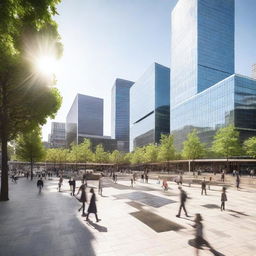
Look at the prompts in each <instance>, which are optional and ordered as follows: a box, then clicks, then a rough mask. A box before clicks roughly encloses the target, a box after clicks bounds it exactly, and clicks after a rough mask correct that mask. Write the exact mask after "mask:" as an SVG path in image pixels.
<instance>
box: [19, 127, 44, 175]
mask: <svg viewBox="0 0 256 256" xmlns="http://www.w3.org/2000/svg"><path fill="white" fill-rule="evenodd" d="M45 154H46V152H45V148H44V145H43V143H42V138H41V129H40V128H39V127H38V128H36V129H34V130H33V131H31V132H27V133H23V134H21V135H19V137H18V139H17V147H16V155H17V158H18V159H19V160H22V161H27V162H30V167H31V180H32V179H33V165H34V163H35V162H38V161H41V160H43V159H44V157H45Z"/></svg>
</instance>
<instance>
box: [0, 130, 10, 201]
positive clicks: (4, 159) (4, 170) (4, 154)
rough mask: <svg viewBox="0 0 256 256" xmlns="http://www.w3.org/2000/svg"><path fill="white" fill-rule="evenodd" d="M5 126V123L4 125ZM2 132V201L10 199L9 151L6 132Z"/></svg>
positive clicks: (0, 198) (0, 199)
mask: <svg viewBox="0 0 256 256" xmlns="http://www.w3.org/2000/svg"><path fill="white" fill-rule="evenodd" d="M3 126H4V125H3ZM4 130H5V129H4V127H3V132H2V134H1V143H2V168H1V169H2V177H1V195H0V201H8V200H9V185H8V153H7V138H6V134H5V132H4Z"/></svg>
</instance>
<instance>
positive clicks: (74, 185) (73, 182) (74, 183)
mask: <svg viewBox="0 0 256 256" xmlns="http://www.w3.org/2000/svg"><path fill="white" fill-rule="evenodd" d="M85 187H86V185H85ZM75 193H76V180H75V178H73V180H72V196H74V195H75Z"/></svg>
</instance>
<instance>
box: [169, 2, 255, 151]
mask: <svg viewBox="0 0 256 256" xmlns="http://www.w3.org/2000/svg"><path fill="white" fill-rule="evenodd" d="M234 9H235V6H234V0H214V1H212V0H179V2H178V3H177V5H176V7H175V8H174V10H173V12H172V46H171V57H172V59H171V121H170V130H171V133H172V134H174V135H175V136H174V143H175V145H176V147H177V148H179V149H181V148H182V142H183V141H184V140H185V139H186V135H187V134H188V133H189V132H191V131H192V130H193V129H197V131H198V135H199V137H200V138H201V140H202V142H204V143H207V144H208V145H210V144H211V142H212V140H213V136H214V134H215V132H216V131H217V129H219V128H221V127H225V126H227V125H230V124H231V125H234V126H235V127H236V129H237V130H238V131H239V132H240V137H241V139H242V140H244V139H246V138H248V137H251V136H255V135H256V80H254V79H251V78H248V77H245V76H241V75H236V74H234Z"/></svg>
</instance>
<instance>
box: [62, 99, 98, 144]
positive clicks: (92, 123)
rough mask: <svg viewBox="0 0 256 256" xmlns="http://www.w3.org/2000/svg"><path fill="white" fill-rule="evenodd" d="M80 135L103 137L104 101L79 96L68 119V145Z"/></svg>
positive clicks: (76, 140)
mask: <svg viewBox="0 0 256 256" xmlns="http://www.w3.org/2000/svg"><path fill="white" fill-rule="evenodd" d="M79 134H88V135H96V136H103V99H100V98H96V97H91V96H87V95H82V94H78V95H77V96H76V98H75V100H74V102H73V104H72V106H71V108H70V111H69V113H68V115H67V118H66V139H67V145H70V144H71V143H72V142H75V143H77V142H78V135H79Z"/></svg>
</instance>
